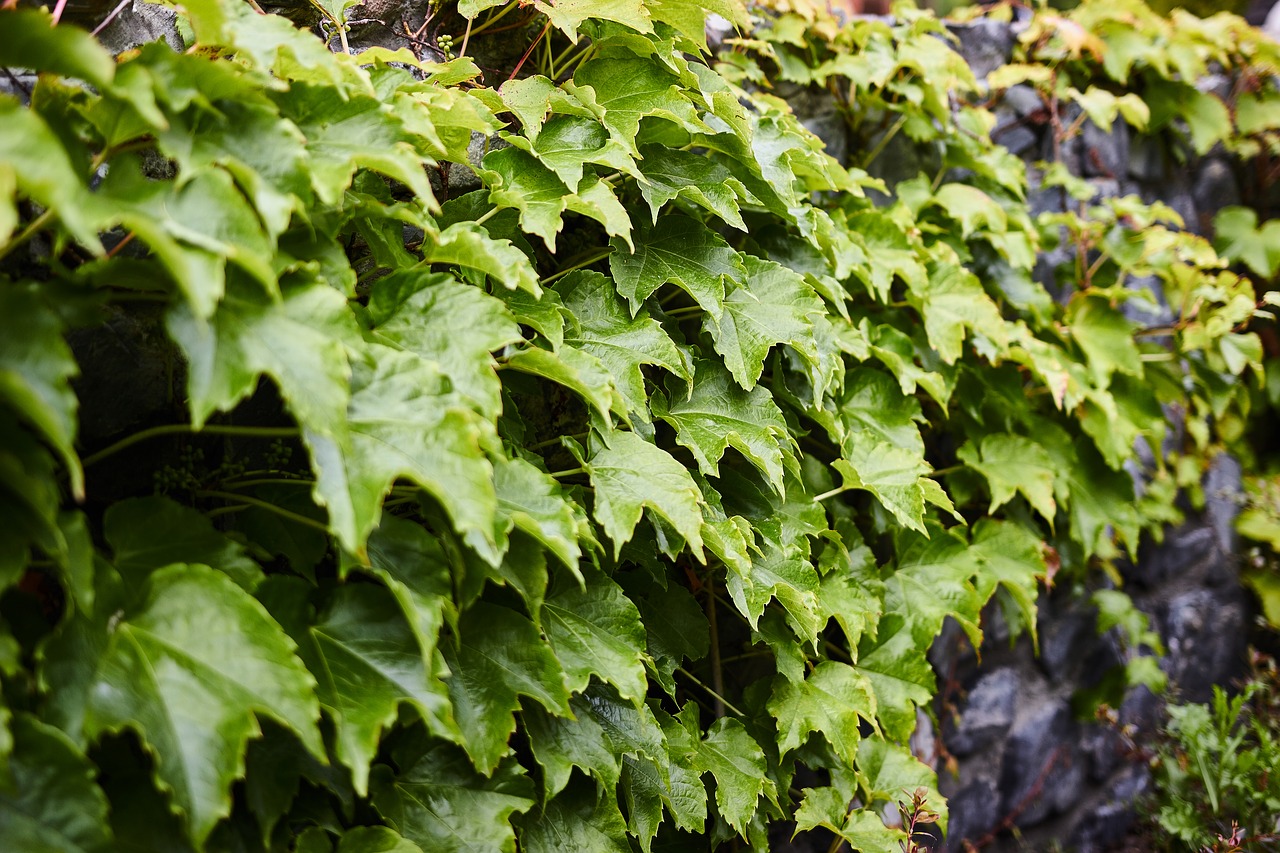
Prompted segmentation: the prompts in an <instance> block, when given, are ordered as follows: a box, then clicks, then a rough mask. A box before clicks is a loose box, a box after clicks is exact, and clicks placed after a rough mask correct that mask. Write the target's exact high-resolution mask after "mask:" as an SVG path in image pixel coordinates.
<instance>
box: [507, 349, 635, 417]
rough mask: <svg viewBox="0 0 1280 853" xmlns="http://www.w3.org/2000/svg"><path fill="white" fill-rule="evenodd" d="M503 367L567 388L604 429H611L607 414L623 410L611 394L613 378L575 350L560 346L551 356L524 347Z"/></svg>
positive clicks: (613, 390) (589, 357)
mask: <svg viewBox="0 0 1280 853" xmlns="http://www.w3.org/2000/svg"><path fill="white" fill-rule="evenodd" d="M507 367H509V368H510V369H512V370H518V371H520V372H521V373H528V374H531V375H533V376H540V377H542V378H543V379H549V380H550V381H552V382H555V383H557V384H559V385H563V386H564V387H565V388H568V389H569V390H570V391H572V392H574V393H575V394H577V395H578V397H580V398H581V399H582V401H583V402H584V403H586V404H587V405H588V406H589V407H590V408H591V410H592V411H593V413H594V414H595V415H596V416H597V417H598V418H599V421H598V422H599V423H600V425H601V426H602V427H603V428H604V429H612V428H613V418H612V416H611V415H610V412H611V411H619V410H624V409H625V408H626V406H625V404H624V403H623V402H622V401H621V399H620V398H619V396H618V395H617V393H616V392H615V389H614V387H613V377H612V376H610V375H609V371H608V370H607V369H606V368H605V366H604V364H602V363H601V362H600V359H598V358H596V357H595V356H593V355H591V354H590V353H586V352H583V351H582V350H580V349H577V348H576V347H573V346H569V345H562V346H561V347H560V349H558V350H557V351H555V352H551V351H550V350H545V349H542V348H541V347H536V346H535V347H528V348H527V349H522V350H520V351H518V352H514V353H512V354H511V355H509V356H508V357H507Z"/></svg>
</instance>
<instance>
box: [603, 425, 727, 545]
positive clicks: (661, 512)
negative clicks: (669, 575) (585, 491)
mask: <svg viewBox="0 0 1280 853" xmlns="http://www.w3.org/2000/svg"><path fill="white" fill-rule="evenodd" d="M608 441H609V443H608V444H605V443H603V442H601V443H600V445H599V446H598V447H597V449H596V451H595V453H593V454H592V456H591V459H590V462H589V463H588V465H587V470H588V471H589V472H590V474H591V483H592V485H594V486H595V490H596V499H595V507H594V510H593V512H594V515H595V517H596V521H598V522H600V525H601V526H602V527H603V528H604V532H605V534H606V535H607V536H608V537H609V538H610V539H612V540H613V554H614V557H615V559H616V558H617V556H618V554H619V553H621V551H622V546H623V545H625V544H626V543H627V542H628V541H629V540H630V539H631V536H632V534H633V533H634V532H635V527H636V525H637V524H639V523H640V516H641V514H642V513H643V511H644V509H645V508H646V507H647V508H648V509H650V510H651V511H652V512H654V513H655V514H656V515H657V516H658V517H659V518H661V519H663V520H664V521H666V522H667V523H668V524H670V525H671V526H672V527H674V528H675V529H676V531H677V532H678V533H679V534H680V535H681V536H683V537H684V538H685V541H686V542H688V543H689V548H690V550H692V551H693V553H694V554H695V555H696V556H699V557H701V555H702V533H701V530H702V510H701V504H702V493H701V492H700V491H699V490H698V487H697V485H696V484H695V483H694V482H693V478H692V477H690V476H689V472H688V471H686V470H685V468H684V466H683V465H681V464H680V463H679V462H677V461H676V460H675V459H673V458H672V457H671V455H670V454H668V453H667V452H666V451H665V450H662V449H660V448H658V447H656V446H654V445H652V444H650V443H649V442H647V441H645V440H644V439H643V438H641V437H640V436H638V435H636V434H635V433H633V432H625V431H618V432H613V433H610V434H609V436H608Z"/></svg>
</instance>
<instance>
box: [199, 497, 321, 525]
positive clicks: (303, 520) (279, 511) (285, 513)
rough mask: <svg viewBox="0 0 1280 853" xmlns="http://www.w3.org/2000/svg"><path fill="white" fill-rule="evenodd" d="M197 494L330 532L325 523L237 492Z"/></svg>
mask: <svg viewBox="0 0 1280 853" xmlns="http://www.w3.org/2000/svg"><path fill="white" fill-rule="evenodd" d="M196 494H197V495H199V496H200V497H204V498H222V499H224V500H229V501H239V502H241V503H243V504H247V505H248V506H256V507H258V508H259V509H265V510H267V511H268V512H274V513H275V514H276V515H278V516H280V517H281V518H287V519H289V520H290V521H294V522H297V523H298V524H304V525H306V526H307V527H313V528H315V529H316V530H319V531H321V532H323V533H328V532H329V526H328V525H326V524H324V523H323V522H320V521H316V520H315V519H314V518H307V517H306V516H305V515H299V514H298V513H296V512H291V511H289V510H287V509H285V508H284V507H279V506H276V505H275V504H273V503H270V502H269V501H264V500H259V499H258V498H255V497H251V496H249V495H238V494H236V493H235V492H222V491H218V490H217V489H202V490H200V491H198V492H196Z"/></svg>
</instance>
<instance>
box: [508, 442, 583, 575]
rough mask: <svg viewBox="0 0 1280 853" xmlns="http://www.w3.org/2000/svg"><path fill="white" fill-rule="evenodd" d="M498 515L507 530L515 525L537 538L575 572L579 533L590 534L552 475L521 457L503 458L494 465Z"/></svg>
mask: <svg viewBox="0 0 1280 853" xmlns="http://www.w3.org/2000/svg"><path fill="white" fill-rule="evenodd" d="M493 483H494V489H495V490H496V492H497V497H498V518H499V519H501V520H502V522H503V525H504V527H505V528H506V531H505V532H507V533H510V531H511V530H512V529H514V528H518V529H520V530H523V531H524V532H525V533H527V534H529V535H530V536H532V537H533V538H535V539H537V540H538V541H539V542H541V543H542V545H543V546H544V547H545V548H546V549H547V550H548V551H550V552H551V553H553V554H555V555H556V556H557V557H558V558H560V561H561V562H562V563H564V564H565V566H566V567H567V568H568V569H569V570H570V571H571V572H574V573H575V574H576V573H577V572H578V559H579V558H580V557H581V556H582V551H581V549H580V548H579V546H578V540H579V536H584V537H586V536H589V535H590V534H589V532H587V531H586V530H584V528H585V527H586V517H585V514H584V513H583V512H582V510H581V508H580V507H579V506H578V505H577V504H576V503H574V502H573V501H572V500H571V499H570V498H569V497H568V496H566V495H565V494H564V492H563V490H562V489H561V488H560V484H559V483H557V482H556V481H555V479H554V478H553V477H551V476H550V475H549V474H547V473H546V472H544V471H540V470H539V469H538V468H536V467H534V466H533V465H532V464H531V463H529V462H526V461H525V460H523V459H519V458H517V459H502V460H501V461H499V462H497V463H496V464H495V465H494V469H493Z"/></svg>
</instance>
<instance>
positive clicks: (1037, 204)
mask: <svg viewBox="0 0 1280 853" xmlns="http://www.w3.org/2000/svg"><path fill="white" fill-rule="evenodd" d="M414 5H418V6H421V5H423V4H422V3H421V2H419V3H416V4H414V3H411V2H410V3H394V2H392V3H388V2H379V3H372V2H371V3H369V4H366V5H365V6H362V7H358V8H357V10H355V11H356V13H357V14H356V15H355V17H359V16H360V13H361V10H366V11H367V12H368V14H365V15H364V17H363V20H366V21H368V23H366V24H365V25H364V26H365V29H364V30H363V31H360V30H357V31H356V33H355V34H354V38H353V42H354V43H355V44H357V45H358V44H365V45H368V44H373V43H382V44H386V45H387V46H390V47H400V46H405V45H407V44H408V41H407V40H406V39H404V38H401V37H399V36H396V35H394V30H393V28H392V27H391V26H390V25H389V24H388V23H386V22H388V21H391V20H392V18H393V17H394V18H395V19H396V20H398V17H397V15H398V14H399V13H403V12H404V10H405V9H408V8H410V7H411V6H414ZM69 8H71V9H73V10H74V8H75V4H74V3H73V4H72V6H70V7H69ZM379 13H381V14H379ZM86 14H88V13H86ZM96 14H97V15H98V17H96V18H95V19H93V20H88V19H86V20H81V21H79V22H80V23H81V24H82V25H87V26H89V27H90V28H92V27H94V26H96V25H98V24H100V23H101V22H102V18H103V17H105V13H103V12H101V11H99V12H98V13H96ZM419 17H421V16H420V15H419ZM384 19H385V20H384ZM1016 27H1017V25H1016V24H1014V25H1013V26H1012V27H1011V26H1010V25H1006V24H1001V23H997V22H994V21H988V20H979V21H976V22H973V23H970V24H965V25H958V26H955V27H953V28H952V29H953V33H954V34H955V35H956V36H957V38H958V44H959V49H960V50H961V52H962V53H963V54H964V56H965V57H966V59H967V60H968V61H969V63H970V64H971V66H972V67H973V68H974V70H975V71H976V72H977V73H978V74H979V76H984V75H985V74H987V73H989V72H990V71H992V70H994V69H995V68H997V67H999V66H1000V65H1001V64H1003V63H1004V62H1007V61H1008V59H1009V55H1010V53H1011V51H1012V48H1013V45H1014V43H1015V41H1016ZM101 38H102V39H103V41H104V42H105V43H106V44H107V45H108V46H109V47H110V48H111V49H113V50H115V51H122V50H125V49H128V48H129V47H132V46H135V45H137V44H140V43H143V42H146V41H150V40H153V39H156V38H164V39H166V40H169V41H171V42H174V43H179V37H178V34H177V31H176V29H175V28H174V26H173V20H172V14H171V13H170V12H169V11H167V10H166V9H165V8H163V7H159V6H152V5H148V4H146V3H144V2H142V0H133V2H131V3H130V4H128V5H126V6H124V7H122V9H121V10H120V12H119V14H117V16H116V17H115V18H114V19H113V20H112V21H111V22H110V23H109V24H108V25H107V26H105V27H104V28H103V30H102V33H101ZM28 83H29V81H23V80H15V79H12V78H10V79H4V78H0V90H9V91H15V92H19V93H20V92H21V90H22V89H23V88H26V86H27V84H28ZM1225 84H1226V81H1225V79H1224V80H1216V79H1215V80H1207V81H1205V85H1206V86H1209V87H1219V86H1223V85H1225ZM782 91H784V92H785V91H786V90H785V89H784V90H782ZM789 97H790V99H791V101H792V103H793V106H794V107H795V109H796V111H797V113H798V114H799V115H800V116H801V117H802V119H803V120H804V121H805V123H806V125H807V126H808V127H809V128H810V129H811V130H812V131H813V132H815V133H816V134H818V135H819V136H820V137H822V138H823V140H824V141H825V142H826V144H827V146H828V150H829V151H830V152H831V153H832V154H833V155H834V156H836V157H838V158H839V159H841V160H847V159H848V156H849V153H850V147H851V143H850V140H849V138H848V137H847V134H846V131H845V125H844V122H843V119H842V118H841V117H840V116H839V115H838V113H837V112H836V111H835V107H834V104H833V103H832V102H831V100H830V96H829V95H826V94H825V93H816V94H815V93H812V92H807V91H803V90H796V89H794V88H793V89H792V90H791V91H790V93H789ZM1042 107H1043V104H1042V103H1041V101H1040V99H1039V96H1038V95H1036V93H1035V92H1034V91H1033V90H1031V89H1029V88H1026V87H1015V88H1014V89H1012V90H1010V91H1009V92H1008V93H1007V95H1006V97H1005V98H1004V100H1003V102H1002V103H1001V105H1000V106H999V107H998V109H997V117H998V123H997V126H996V129H995V131H994V134H995V138H996V139H997V141H999V142H1001V143H1002V144H1003V145H1005V146H1006V147H1007V148H1009V149H1010V150H1011V151H1013V152H1014V153H1016V154H1018V155H1020V156H1022V157H1023V158H1025V159H1026V161H1027V162H1028V164H1031V163H1033V162H1034V161H1036V160H1038V159H1040V158H1042V157H1045V156H1047V155H1049V153H1050V152H1051V150H1052V142H1051V140H1050V139H1049V138H1048V131H1047V128H1046V127H1044V126H1043V125H1038V124H1037V123H1036V121H1035V120H1034V118H1035V114H1036V113H1037V111H1039V110H1040V109H1041V108H1042ZM1065 156H1066V158H1067V162H1068V165H1069V166H1070V168H1071V169H1072V171H1073V172H1074V173H1075V174H1077V175H1079V176H1082V177H1084V178H1086V179H1087V180H1089V181H1090V182H1092V183H1093V184H1094V185H1095V186H1096V187H1097V189H1098V192H1099V193H1100V194H1101V195H1103V196H1114V195H1126V194H1130V193H1134V194H1137V195H1140V196H1141V197H1143V199H1144V200H1147V201H1153V200H1156V199H1159V200H1162V201H1164V202H1165V203H1167V204H1169V205H1170V206H1171V207H1172V208H1173V209H1175V210H1177V211H1178V212H1179V213H1180V214H1181V215H1182V216H1183V218H1184V220H1185V221H1186V223H1187V226H1188V227H1189V228H1192V229H1194V230H1197V231H1201V232H1203V231H1204V230H1205V228H1206V226H1207V225H1208V223H1209V222H1210V221H1211V219H1212V216H1213V214H1214V213H1215V212H1216V211H1217V210H1219V209H1221V208H1222V207H1223V206H1226V205H1229V204H1236V203H1239V202H1240V201H1241V198H1242V193H1241V187H1240V185H1239V183H1238V181H1237V178H1236V173H1235V169H1234V167H1233V165H1232V163H1231V161H1230V160H1229V159H1228V158H1227V157H1226V156H1225V155H1224V154H1219V153H1215V152H1210V154H1209V156H1208V157H1206V158H1201V159H1198V160H1194V161H1188V162H1194V166H1193V167H1192V168H1187V167H1184V166H1180V165H1178V162H1177V158H1175V157H1173V156H1172V155H1171V153H1170V152H1168V151H1166V150H1165V149H1164V148H1162V147H1161V146H1159V145H1157V144H1155V143H1153V142H1151V141H1149V140H1146V139H1144V138H1142V137H1140V136H1138V135H1137V134H1133V133H1131V132H1130V131H1129V130H1128V129H1127V128H1126V127H1125V126H1124V124H1123V122H1119V121H1118V122H1117V123H1116V125H1115V126H1114V128H1113V130H1112V132H1111V133H1102V132H1101V131H1099V130H1098V128H1096V127H1093V126H1092V125H1086V127H1085V132H1084V133H1083V134H1082V135H1081V136H1080V137H1079V138H1078V139H1077V140H1073V141H1072V143H1071V144H1069V145H1068V146H1067V147H1066V150H1065ZM927 166H928V164H927V163H925V162H922V161H921V160H920V159H919V154H918V152H914V151H913V150H912V149H911V148H910V147H909V146H890V147H889V149H887V150H886V154H885V155H884V156H882V157H881V158H880V159H879V160H878V161H877V163H876V168H877V170H878V171H880V172H881V173H883V175H884V176H885V177H886V178H888V179H890V180H891V181H892V180H896V179H899V178H905V177H912V176H914V175H915V174H916V173H917V171H918V170H919V169H920V168H922V167H926V168H927ZM934 168H935V169H936V166H935V167H934ZM454 171H457V172H464V171H465V170H454ZM1032 172H1033V174H1034V169H1033V170H1032ZM460 177H461V176H460ZM1060 204H1061V201H1060V194H1059V193H1058V192H1057V191H1052V192H1036V193H1033V198H1032V206H1033V208H1034V209H1035V210H1036V211H1041V210H1050V209H1055V208H1056V207H1057V206H1058V205H1060ZM1063 251H1065V250H1063ZM1064 260H1068V258H1067V257H1066V256H1065V255H1064V256H1062V257H1058V256H1055V255H1054V254H1052V253H1050V254H1048V255H1046V256H1045V257H1044V258H1042V259H1041V263H1040V266H1039V268H1038V270H1037V275H1038V277H1039V278H1040V279H1041V281H1042V282H1044V283H1045V284H1046V285H1047V286H1049V287H1050V289H1051V290H1053V289H1054V288H1053V284H1054V282H1053V268H1054V266H1055V265H1056V264H1057V263H1059V262H1062V261H1064ZM1139 285H1140V286H1152V287H1154V285H1153V284H1152V283H1147V284H1146V285H1143V284H1142V283H1139ZM1153 319H1156V318H1151V317H1148V318H1145V321H1147V322H1151V321H1152V320H1153ZM1133 473H1134V475H1135V478H1136V479H1137V480H1138V481H1139V483H1140V482H1141V471H1138V470H1135V471H1134V472H1133ZM1205 492H1206V495H1207V506H1206V509H1205V511H1204V512H1202V513H1199V514H1193V515H1191V516H1189V518H1190V520H1189V521H1188V522H1187V523H1185V524H1184V525H1183V526H1181V527H1179V528H1176V529H1173V530H1170V531H1168V534H1167V535H1166V537H1165V539H1164V541H1163V543H1161V544H1155V543H1146V544H1144V546H1143V547H1142V548H1141V549H1140V553H1139V555H1138V558H1137V560H1136V561H1135V562H1134V563H1132V564H1129V565H1126V566H1124V567H1123V572H1122V574H1123V579H1124V581H1125V590H1126V591H1127V592H1129V593H1130V594H1131V595H1132V597H1133V599H1134V601H1135V602H1136V604H1137V606H1138V607H1139V608H1140V609H1141V610H1142V611H1143V612H1145V613H1147V614H1148V615H1149V618H1150V620H1151V624H1152V626H1153V627H1154V628H1155V629H1156V630H1158V632H1159V633H1160V635H1161V637H1162V638H1163V640H1164V643H1165V645H1166V647H1167V649H1168V654H1167V656H1165V657H1164V658H1163V660H1162V661H1161V666H1162V667H1163V668H1164V670H1165V671H1166V672H1167V673H1168V675H1169V679H1170V684H1171V693H1170V695H1171V696H1176V697H1179V698H1182V699H1185V700H1191V701H1203V700H1205V699H1206V698H1207V697H1208V696H1209V693H1210V690H1211V687H1212V685H1213V684H1215V683H1227V682H1229V681H1230V680H1231V678H1232V677H1234V676H1236V675H1237V674H1239V673H1240V672H1241V670H1242V668H1243V664H1244V655H1245V647H1246V636H1247V634H1248V629H1249V626H1250V623H1251V620H1252V611H1251V608H1252V604H1251V602H1250V600H1249V599H1248V597H1247V596H1246V594H1245V593H1244V591H1243V590H1242V589H1241V587H1240V584H1239V577H1238V572H1237V566H1236V558H1237V553H1238V550H1239V549H1238V546H1237V543H1236V541H1235V538H1234V533H1233V529H1232V521H1233V518H1234V516H1235V513H1236V511H1237V507H1238V504H1239V497H1240V470H1239V466H1238V465H1237V464H1236V463H1235V461H1234V460H1232V459H1230V458H1229V457H1225V456H1224V457H1220V458H1219V459H1218V460H1217V461H1216V463H1215V464H1214V466H1213V467H1212V469H1211V471H1210V473H1209V475H1208V477H1207V480H1206V483H1205ZM1085 600H1086V599H1085V597H1083V596H1082V595H1081V590H1070V589H1063V590H1057V591H1055V592H1054V593H1053V594H1051V595H1045V596H1044V597H1043V598H1042V600H1041V602H1040V622H1039V630H1040V643H1041V647H1040V654H1039V656H1038V657H1037V656H1036V655H1035V654H1034V653H1033V649H1032V647H1031V643H1030V641H1029V639H1028V638H1027V637H1025V636H1024V637H1022V638H1020V639H1019V640H1018V641H1017V642H1015V643H1013V644H1010V643H1009V641H1008V632H1007V630H1005V629H1004V628H1003V626H1002V621H1001V619H1000V614H999V611H998V609H995V608H992V609H991V610H989V612H988V617H987V618H986V619H985V626H984V627H985V628H986V631H987V641H986V644H985V646H984V647H983V648H982V650H981V659H980V660H979V656H978V655H977V654H976V653H975V651H974V650H973V649H972V648H971V647H969V646H968V644H967V641H966V640H965V639H964V636H963V634H962V632H960V631H958V630H954V631H953V630H947V631H944V633H943V635H942V636H941V637H940V638H939V641H938V643H937V644H936V645H935V648H934V653H933V662H934V665H935V668H936V669H937V671H938V676H939V684H940V685H942V687H943V691H942V695H941V696H940V698H939V704H938V707H937V708H936V711H937V718H938V720H939V721H940V723H939V727H938V729H937V730H935V728H934V726H933V725H932V723H930V721H929V720H928V719H927V718H926V717H924V716H923V715H922V716H921V729H920V732H919V733H918V734H917V736H916V738H915V739H914V745H915V747H916V749H917V752H918V753H919V754H921V755H923V756H925V757H926V758H930V757H931V758H933V759H934V760H935V761H936V762H937V764H938V770H939V777H940V786H941V788H942V791H943V792H944V793H945V794H947V795H948V797H949V798H950V803H951V806H950V808H951V831H950V834H949V839H948V841H947V842H946V844H945V845H940V847H941V849H945V850H964V849H966V848H967V847H968V846H969V845H973V846H976V847H980V848H985V849H990V850H997V851H998V850H1013V849H1032V850H1046V849H1051V848H1053V847H1054V845H1055V844H1057V845H1059V846H1060V847H1061V848H1065V849H1074V850H1078V851H1082V853H1083V851H1095V850H1105V849H1108V847H1110V846H1113V845H1115V844H1117V843H1118V842H1120V841H1122V840H1123V839H1124V837H1125V835H1126V833H1127V832H1128V831H1129V830H1130V828H1131V825H1132V823H1133V818H1134V810H1133V802H1134V800H1135V798H1137V797H1139V796H1140V795H1141V794H1143V793H1144V792H1146V791H1147V790H1149V787H1150V777H1149V774H1148V771H1147V769H1146V767H1145V765H1144V764H1143V763H1142V762H1140V761H1136V760H1134V757H1133V756H1132V754H1131V751H1130V749H1129V741H1128V739H1127V736H1126V735H1122V733H1121V729H1122V728H1123V727H1126V726H1127V727H1131V728H1130V730H1129V731H1130V732H1131V733H1132V736H1133V737H1134V738H1136V739H1138V740H1141V739H1142V738H1143V737H1144V736H1148V735H1150V734H1151V733H1152V732H1154V731H1155V730H1156V729H1157V728H1158V726H1159V725H1160V723H1161V721H1162V704H1161V703H1162V702H1163V701H1164V699H1162V698H1160V697H1156V696H1154V695H1153V694H1151V693H1150V692H1149V691H1147V690H1146V689H1145V688H1136V689H1132V690H1130V691H1129V692H1128V694H1127V695H1126V696H1125V697H1124V700H1123V702H1122V703H1121V704H1120V707H1119V708H1118V709H1117V719H1116V721H1115V724H1108V725H1103V724H1099V723H1095V722H1089V721H1084V722H1082V721H1080V720H1078V719H1077V717H1076V714H1075V713H1073V710H1072V699H1073V697H1074V696H1076V694H1077V693H1078V692H1079V691H1081V690H1083V689H1088V688H1090V687H1093V686H1095V685H1096V683H1097V682H1098V680H1099V679H1100V678H1101V677H1102V676H1103V674H1104V673H1106V672H1107V671H1108V670H1110V669H1112V668H1113V667H1114V666H1116V665H1119V664H1121V663H1123V662H1124V660H1125V657H1126V655H1128V654H1132V653H1133V652H1132V651H1131V650H1128V649H1126V647H1125V645H1124V643H1122V642H1121V639H1120V637H1119V636H1118V635H1117V634H1116V633H1115V631H1112V632H1109V633H1107V634H1104V635H1102V636H1099V634H1098V632H1097V630H1096V614H1095V612H1094V611H1093V609H1092V608H1091V607H1090V606H1088V605H1087V604H1086V603H1084V602H1085ZM1014 828H1016V832H1017V834H1019V835H1020V836H1021V840H1020V841H1015V840H1014V837H1015V833H1014V831H1013V829H1014ZM780 843H782V844H783V846H786V843H785V842H781V841H780ZM822 846H823V849H825V846H826V845H825V844H823V845H822ZM790 849H795V848H794V847H793V848H790Z"/></svg>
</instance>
